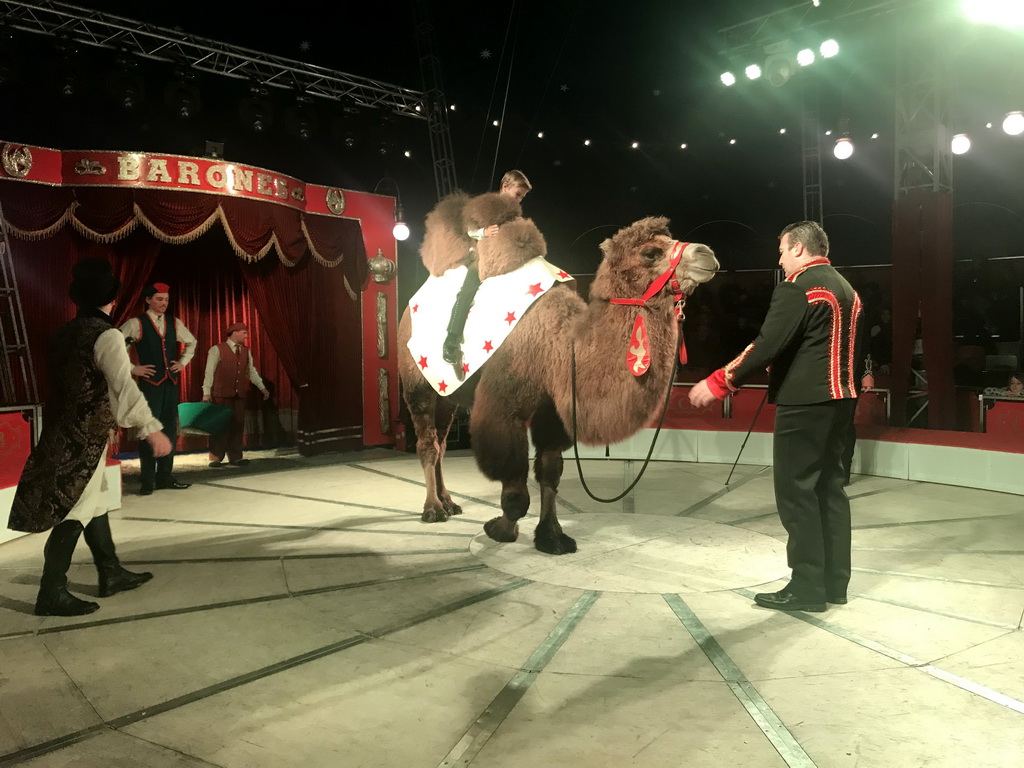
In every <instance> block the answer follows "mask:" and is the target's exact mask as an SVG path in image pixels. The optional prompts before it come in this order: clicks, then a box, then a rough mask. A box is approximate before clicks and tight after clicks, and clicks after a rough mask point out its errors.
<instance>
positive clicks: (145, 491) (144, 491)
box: [139, 483, 153, 496]
mask: <svg viewBox="0 0 1024 768" xmlns="http://www.w3.org/2000/svg"><path fill="white" fill-rule="evenodd" d="M152 492H153V484H152V483H143V484H142V487H141V488H139V496H149V495H150V494H151V493H152Z"/></svg>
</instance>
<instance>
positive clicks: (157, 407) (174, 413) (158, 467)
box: [139, 381, 178, 483]
mask: <svg viewBox="0 0 1024 768" xmlns="http://www.w3.org/2000/svg"><path fill="white" fill-rule="evenodd" d="M139 389H141V390H142V395H143V397H145V398H146V402H147V403H149V410H151V411H152V412H153V415H154V416H156V417H157V418H158V419H160V423H161V424H163V425H164V429H163V432H164V434H165V435H167V438H168V439H169V440H170V441H171V446H172V449H171V452H170V453H169V454H167V455H166V456H161V457H160V458H159V459H156V458H153V448H152V446H150V444H149V443H148V442H146V441H145V440H139V469H140V470H141V474H142V482H143V483H147V482H149V483H152V482H153V481H154V480H155V479H156V478H158V477H159V478H160V479H161V480H163V481H167V480H169V479H170V477H171V473H172V472H173V471H174V449H173V446H174V444H175V441H176V440H177V439H178V384H177V383H176V382H173V381H165V382H162V383H161V384H157V385H156V386H153V385H152V384H147V383H146V382H144V381H140V382H139Z"/></svg>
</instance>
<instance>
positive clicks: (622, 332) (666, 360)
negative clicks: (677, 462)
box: [559, 297, 679, 444]
mask: <svg viewBox="0 0 1024 768" xmlns="http://www.w3.org/2000/svg"><path fill="white" fill-rule="evenodd" d="M638 316H640V317H643V319H644V334H643V336H644V338H643V344H641V345H635V344H634V343H633V335H634V334H633V331H634V326H635V321H636V318H637V317H638ZM678 338H679V335H678V327H677V325H676V319H675V312H674V310H673V307H672V300H671V297H657V299H656V300H655V301H654V302H653V303H652V306H649V307H647V308H643V307H635V306H625V305H616V304H609V303H608V302H607V301H605V300H601V299H596V300H594V301H592V302H591V304H590V305H589V306H588V308H587V311H586V312H585V313H583V315H582V316H581V319H580V322H579V323H578V324H577V326H576V333H575V355H576V398H577V429H578V430H579V437H580V439H581V440H582V441H583V442H586V443H591V444H603V443H612V442H618V441H619V440H623V439H625V438H626V437H628V436H630V435H632V434H634V433H635V432H637V431H639V430H640V429H643V428H644V427H645V426H646V425H647V424H648V423H649V422H650V421H651V419H652V418H653V417H655V416H656V415H657V412H658V409H659V408H660V407H661V404H662V402H663V401H664V398H665V392H666V389H667V387H668V386H669V380H670V378H671V377H672V375H673V373H674V372H675V360H676V350H677V344H678ZM631 346H632V347H634V354H637V353H639V354H642V353H643V350H642V349H636V347H637V346H640V347H643V346H646V348H647V350H648V351H649V354H650V367H649V368H648V370H647V372H646V373H644V374H642V375H641V376H634V375H633V372H632V371H631V370H630V368H629V366H627V363H626V358H627V354H628V353H629V352H630V347H631ZM567 405H568V406H570V407H571V403H567ZM561 406H562V404H561V403H560V404H559V410H560V411H562V413H563V414H565V413H571V411H568V410H564V411H563V410H562V407H561Z"/></svg>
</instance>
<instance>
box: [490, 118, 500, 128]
mask: <svg viewBox="0 0 1024 768" xmlns="http://www.w3.org/2000/svg"><path fill="white" fill-rule="evenodd" d="M491 125H493V126H494V127H498V125H500V123H499V122H498V121H497V120H495V121H494V122H493V123H491Z"/></svg>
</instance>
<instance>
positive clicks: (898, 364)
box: [892, 189, 956, 429]
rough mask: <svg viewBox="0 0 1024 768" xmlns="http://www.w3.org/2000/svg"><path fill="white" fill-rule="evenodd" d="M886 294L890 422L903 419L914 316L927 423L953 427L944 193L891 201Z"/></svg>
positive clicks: (949, 234) (948, 202)
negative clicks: (890, 330) (889, 320)
mask: <svg viewBox="0 0 1024 768" xmlns="http://www.w3.org/2000/svg"><path fill="white" fill-rule="evenodd" d="M892 298H893V307H892V321H893V345H892V387H893V391H892V418H893V422H894V423H895V424H896V425H897V426H905V424H906V419H907V395H908V390H909V389H910V384H911V383H912V382H911V380H910V376H911V373H910V369H911V356H912V354H913V348H914V340H915V338H916V335H917V327H918V319H919V318H920V327H921V342H922V346H923V348H924V369H925V376H926V378H927V380H928V384H927V387H926V389H927V392H928V394H927V397H928V426H929V427H931V428H932V429H956V400H955V395H956V393H955V388H954V383H953V199H952V196H951V195H950V194H948V193H944V192H932V191H926V190H921V189H914V190H911V191H910V192H909V193H908V194H907V195H906V197H902V198H900V199H899V200H897V201H896V202H895V203H894V204H893V260H892ZM915 388H917V387H915Z"/></svg>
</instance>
